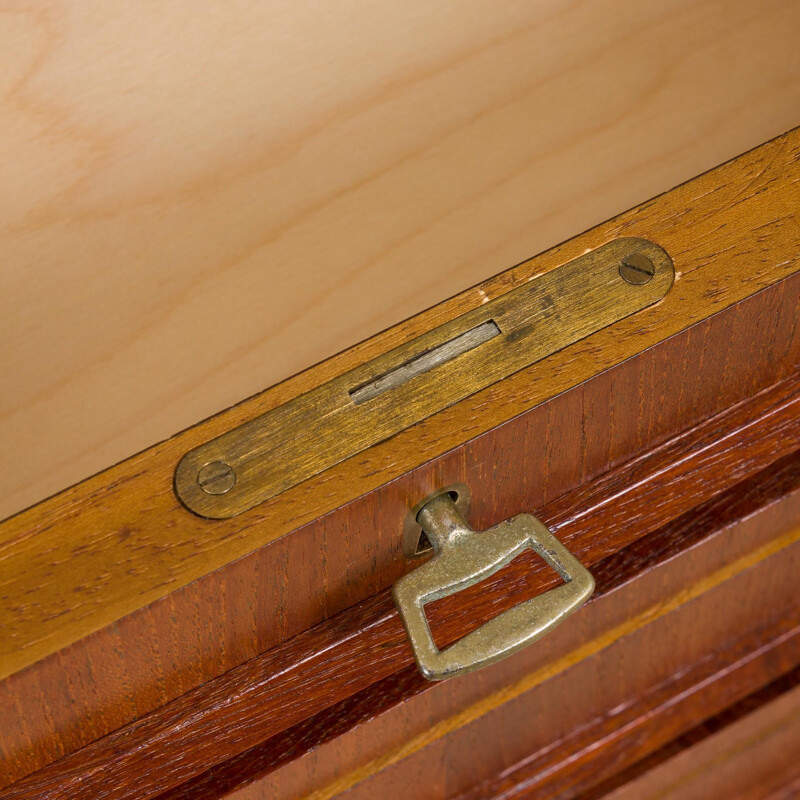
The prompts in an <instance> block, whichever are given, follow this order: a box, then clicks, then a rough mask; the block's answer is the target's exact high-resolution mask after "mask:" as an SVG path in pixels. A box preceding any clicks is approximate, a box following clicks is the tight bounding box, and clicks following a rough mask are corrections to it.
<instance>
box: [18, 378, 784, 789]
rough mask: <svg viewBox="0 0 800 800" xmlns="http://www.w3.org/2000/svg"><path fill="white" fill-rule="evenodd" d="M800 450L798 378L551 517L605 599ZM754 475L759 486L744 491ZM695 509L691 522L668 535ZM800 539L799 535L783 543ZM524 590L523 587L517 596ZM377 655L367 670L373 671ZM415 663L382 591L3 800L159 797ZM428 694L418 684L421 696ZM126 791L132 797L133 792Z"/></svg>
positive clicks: (482, 596) (479, 611)
mask: <svg viewBox="0 0 800 800" xmlns="http://www.w3.org/2000/svg"><path fill="white" fill-rule="evenodd" d="M798 441H800V376H796V377H793V378H791V379H789V380H787V381H784V382H782V383H781V384H778V385H777V386H775V387H772V388H771V389H770V390H768V391H766V392H763V393H762V394H761V395H759V396H757V397H755V398H753V399H752V400H750V401H747V402H746V403H744V404H742V405H740V406H738V407H735V408H733V409H730V410H729V411H727V412H725V413H724V414H721V415H719V416H717V417H715V418H712V419H711V420H709V421H707V422H706V423H704V424H702V425H701V426H699V427H697V428H695V429H693V430H691V431H689V432H687V433H685V434H683V435H681V436H679V437H677V438H676V439H674V440H672V441H670V442H668V443H666V444H665V445H664V446H662V447H660V448H658V449H657V450H655V451H654V452H652V453H649V454H648V455H647V456H646V457H644V458H641V459H637V460H636V461H634V462H632V463H630V464H626V465H624V466H622V467H620V468H618V469H616V470H614V471H613V472H612V473H610V474H607V475H604V476H603V477H602V478H601V479H599V480H597V481H594V482H592V483H591V484H588V485H587V486H584V487H581V488H579V489H578V490H576V491H575V492H573V493H571V494H570V495H567V496H565V497H562V498H559V499H558V500H556V501H554V502H553V503H551V504H550V505H549V506H547V507H545V508H544V509H543V510H542V512H541V516H542V518H543V519H544V520H545V521H546V522H547V523H548V525H550V526H551V527H552V528H553V529H555V530H557V531H558V532H559V536H560V537H562V538H563V539H564V540H565V541H566V542H568V543H569V546H570V547H571V549H573V550H574V551H575V552H576V553H577V554H578V555H579V556H580V558H581V559H582V560H583V561H585V562H586V563H587V564H590V565H591V564H597V562H598V561H599V562H600V564H599V565H598V572H597V574H598V576H600V577H603V580H602V581H601V582H599V583H598V596H601V595H602V594H603V593H605V592H607V591H610V590H611V589H612V588H613V587H614V586H616V585H619V583H620V580H622V578H621V577H620V576H623V578H624V579H625V580H630V579H632V578H633V577H634V576H635V575H636V574H637V573H638V572H640V571H642V570H646V569H648V568H649V566H652V564H651V563H649V562H652V561H653V559H655V563H658V562H659V561H660V560H668V559H670V558H672V557H673V556H674V555H675V552H680V547H688V546H693V545H694V544H695V543H696V542H697V541H698V540H699V539H702V537H704V536H709V535H711V534H712V533H716V532H719V531H720V530H724V528H725V527H726V526H729V525H731V524H733V523H734V522H735V521H736V520H738V519H740V518H742V517H745V516H748V515H752V514H753V513H755V512H756V511H757V510H758V509H760V508H763V507H765V506H767V505H769V504H770V503H773V502H776V501H777V500H779V499H780V498H782V497H784V496H785V495H787V494H790V493H792V492H795V491H797V490H798V488H800V469H798V464H800V460H799V459H800V457H799V456H798V455H797V454H796V453H793V452H792V450H791V448H793V447H796V446H797V442H798ZM781 457H783V460H782V461H781V462H780V463H778V464H775V465H774V466H771V467H770V465H772V464H774V462H775V460H776V459H779V458H781ZM767 467H770V468H769V470H768V471H767V470H766V468H767ZM765 472H767V473H768V474H766V475H765ZM755 473H758V474H755ZM751 476H752V478H751ZM748 478H751V482H752V483H753V486H754V488H753V489H751V488H749V485H747V486H745V485H744V484H742V483H741V481H743V480H745V479H748ZM743 486H744V488H743ZM734 487H735V490H734ZM726 491H730V492H732V494H731V495H730V496H729V495H727V494H725V492H726ZM720 493H722V495H721V496H720ZM712 497H714V498H715V499H714V500H713V501H709V498H712ZM707 501H709V502H708V506H707V508H704V507H703V503H704V502H707ZM690 510H693V514H692V515H691V520H689V519H684V520H683V521H682V522H681V523H680V524H677V523H676V524H674V525H672V526H670V525H669V523H670V521H671V520H674V519H676V518H677V517H680V516H681V515H688V512H690ZM631 518H636V519H637V520H638V521H639V522H638V524H637V526H635V527H634V526H626V525H622V524H620V523H621V521H623V520H626V519H631ZM656 529H658V530H659V531H661V532H662V535H661V536H660V538H659V544H658V545H657V546H655V548H654V549H653V548H646V550H645V552H643V553H642V552H638V551H637V550H636V549H635V548H634V549H631V545H632V543H633V542H634V541H636V540H639V541H641V542H643V543H644V540H643V539H642V537H643V536H644V534H646V533H648V532H649V531H653V530H656ZM676 532H677V533H676ZM678 533H679V535H678ZM798 533H799V531H792V532H790V534H789V537H790V538H789V539H787V541H786V542H784V543H783V545H786V544H788V543H790V541H794V539H796V538H797V536H798ZM676 537H677V538H676ZM791 537H794V539H793V538H791ZM662 540H663V541H662ZM676 541H678V545H679V547H678V550H677V551H676V550H675V548H676ZM620 548H628V550H626V549H620ZM640 549H641V548H640ZM609 558H611V559H612V560H613V559H615V562H614V563H617V564H618V566H617V567H616V569H615V568H612V567H611V566H609V565H605V564H604V562H603V561H602V559H609ZM552 580H553V576H552V575H551V574H550V573H549V572H548V571H547V570H546V569H544V568H542V567H541V565H539V566H538V567H537V566H533V567H532V565H531V564H530V563H524V564H523V563H519V562H514V563H513V564H512V565H511V566H510V567H509V568H508V570H507V571H505V572H504V574H498V576H497V577H496V578H494V579H492V580H491V581H490V582H489V583H488V585H481V587H478V588H477V589H474V590H472V591H470V592H462V593H461V596H460V597H459V598H454V597H451V598H448V599H445V600H443V601H441V605H440V606H438V607H435V606H434V607H433V608H431V611H430V617H431V619H432V625H433V627H434V630H435V631H436V633H437V640H439V641H442V642H449V641H452V640H454V639H455V638H458V637H459V636H461V635H463V634H464V633H466V632H467V631H468V630H470V629H472V628H474V627H475V626H476V625H479V624H480V623H481V622H482V621H484V620H485V619H488V618H490V617H492V616H494V615H495V614H497V613H499V612H501V611H502V610H504V609H505V608H507V607H509V606H510V605H513V604H514V603H516V602H519V601H520V600H521V599H524V598H527V597H530V596H533V595H535V594H537V593H538V592H540V591H541V590H543V589H545V588H547V587H548V586H549V585H551V583H552ZM514 586H516V589H517V591H511V589H512V588H513V587H514ZM685 599H686V598H684V600H685ZM367 659H368V660H369V669H364V668H363V664H364V663H365V660H367ZM410 663H411V655H410V652H409V650H408V645H407V642H406V638H405V635H404V633H403V630H402V627H401V625H400V623H399V620H398V617H397V613H396V611H395V610H394V607H393V604H392V601H391V598H390V596H389V593H388V592H383V593H381V594H379V595H377V596H376V597H374V598H371V599H370V600H368V601H365V602H364V603H361V604H359V605H358V606H356V607H354V608H352V609H350V610H348V611H346V612H344V613H342V614H340V615H338V616H337V617H334V618H332V619H331V620H329V621H327V622H326V623H323V624H322V625H320V626H318V627H317V628H315V629H312V630H310V631H308V632H307V633H306V634H302V635H301V636H299V637H296V638H295V639H293V640H291V641H289V642H287V643H286V644H284V645H282V646H280V647H278V648H275V649H274V650H273V651H270V652H269V653H266V654H264V655H263V656H260V657H258V658H256V659H253V660H252V661H250V662H247V663H246V664H244V665H242V666H241V667H239V668H237V669H235V670H232V671H231V672H229V673H226V674H225V675H222V676H220V677H219V678H217V679H215V680H213V681H210V682H208V683H206V684H204V685H203V686H201V687H199V688H198V689H196V690H194V691H192V692H190V693H188V694H186V695H184V696H183V697H181V698H179V699H178V700H176V701H174V702H173V703H171V704H169V705H167V706H164V707H163V708H160V709H157V710H156V711H155V712H153V713H152V714H150V715H148V716H146V717H144V718H142V719H140V720H138V721H136V722H134V723H132V724H131V725H129V726H126V727H124V728H121V729H120V730H118V731H116V732H114V733H112V734H110V735H109V736H107V737H105V738H104V739H100V740H98V741H97V742H95V743H93V744H92V745H89V746H87V747H85V748H84V749H83V750H81V751H77V752H75V753H74V754H72V755H71V756H67V757H66V758H65V759H62V761H60V762H57V763H55V764H53V765H52V766H51V767H49V768H46V769H44V770H42V771H40V772H39V773H37V774H35V775H32V776H31V777H30V778H29V779H26V780H24V781H22V782H20V783H19V784H17V785H15V786H12V787H11V788H10V789H9V792H8V793H7V794H6V793H3V794H2V797H3V798H5V797H8V798H27V797H39V796H44V795H45V794H46V792H47V791H49V790H51V789H53V788H54V787H56V786H62V790H63V791H64V793H65V794H64V796H65V797H71V798H90V797H92V796H93V795H94V793H96V792H97V791H99V790H100V787H101V786H102V785H103V784H105V782H107V781H109V780H111V781H114V782H117V781H118V782H119V783H118V784H117V786H118V788H117V792H118V796H119V797H128V796H130V797H131V798H133V797H137V798H140V797H145V796H151V795H152V794H153V793H156V792H159V791H164V790H166V789H168V788H170V787H171V786H174V785H175V784H176V783H178V782H182V781H185V780H187V779H189V778H191V777H192V776H193V775H195V774H197V773H198V772H199V771H202V770H206V769H208V767H209V765H211V764H213V763H216V762H222V761H225V760H226V759H231V758H233V757H235V756H237V755H238V754H239V753H241V752H242V751H243V750H246V749H247V748H252V747H254V746H256V745H258V744H259V743H260V742H262V741H264V740H265V739H268V738H269V737H271V736H274V735H276V734H277V733H279V732H281V731H283V730H285V729H286V728H288V727H290V726H292V725H295V724H297V723H299V722H301V721H302V720H304V719H306V718H307V717H309V716H310V715H312V714H315V713H317V712H319V711H320V710H321V709H322V708H325V707H326V706H329V705H332V704H334V703H338V702H341V701H343V700H344V699H346V698H347V697H350V696H351V695H353V694H354V693H356V692H358V691H361V690H362V689H365V688H366V687H368V686H370V685H372V684H375V683H376V682H377V681H379V680H381V679H383V678H386V677H387V676H389V675H391V674H393V673H395V672H396V671H397V670H400V669H402V668H404V667H407V666H408V665H409V664H410ZM417 684H419V681H417ZM427 688H429V686H425V685H424V684H423V685H422V686H419V685H417V686H416V688H415V689H414V691H415V692H419V691H420V690H422V689H427ZM386 694H387V696H390V695H391V694H392V693H391V692H387V693H386ZM234 732H235V733H234ZM123 783H124V784H125V786H127V787H129V789H125V790H123V788H122V784H123ZM63 787H68V788H63ZM126 792H128V793H126Z"/></svg>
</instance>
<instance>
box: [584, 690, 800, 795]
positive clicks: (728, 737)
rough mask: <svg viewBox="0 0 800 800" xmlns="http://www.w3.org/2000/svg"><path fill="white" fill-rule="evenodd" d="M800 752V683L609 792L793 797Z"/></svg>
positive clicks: (798, 776)
mask: <svg viewBox="0 0 800 800" xmlns="http://www.w3.org/2000/svg"><path fill="white" fill-rule="evenodd" d="M798 752H800V688H797V687H796V688H793V689H790V690H788V691H786V692H784V693H783V694H782V695H781V696H779V697H777V698H775V699H773V700H772V701H771V702H769V703H766V704H764V706H763V707H761V708H758V709H756V710H754V711H752V712H751V713H750V714H748V715H746V716H745V717H744V718H742V719H739V720H736V721H735V722H731V723H729V724H727V725H725V726H724V727H723V728H722V729H721V730H719V731H717V732H716V733H715V734H714V735H713V736H711V737H708V738H707V739H706V740H705V741H702V742H701V743H700V744H698V745H695V747H693V748H692V749H690V750H687V751H685V752H684V753H682V754H680V755H678V756H676V757H674V758H673V759H670V760H669V761H667V762H666V763H664V764H663V765H662V766H661V767H657V768H655V769H653V770H652V771H651V772H650V773H649V774H647V775H644V776H642V777H641V778H639V779H638V780H633V781H631V782H630V783H629V784H627V785H626V786H622V787H620V788H619V789H617V790H616V791H613V792H610V793H608V794H606V795H603V796H604V797H606V798H608V800H634V798H635V800H655V799H656V798H658V799H659V800H705V798H708V797H736V798H737V800H793V798H795V797H797V790H798V789H799V788H800V765H799V764H798V763H797V753H798ZM581 800H583V798H581ZM587 800H588V798H587Z"/></svg>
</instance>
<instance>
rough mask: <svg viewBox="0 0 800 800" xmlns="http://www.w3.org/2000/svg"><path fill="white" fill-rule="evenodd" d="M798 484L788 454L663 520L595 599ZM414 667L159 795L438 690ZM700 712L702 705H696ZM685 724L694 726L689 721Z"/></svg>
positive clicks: (221, 786) (280, 757) (328, 735)
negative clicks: (765, 469)
mask: <svg viewBox="0 0 800 800" xmlns="http://www.w3.org/2000/svg"><path fill="white" fill-rule="evenodd" d="M798 489H800V454H794V455H792V456H790V457H788V458H785V459H784V460H783V461H782V462H780V463H779V464H776V465H774V466H773V467H772V468H770V469H769V471H768V473H767V474H764V473H762V474H759V475H757V476H754V477H753V478H751V479H750V480H748V481H746V482H744V483H742V484H739V485H737V486H735V487H734V488H733V489H731V490H729V491H728V492H726V493H724V494H722V495H720V496H718V497H716V498H714V499H712V500H711V501H709V502H708V503H706V504H704V505H703V506H701V507H698V508H697V509H695V510H693V511H692V512H690V514H688V515H685V516H683V517H680V518H679V519H677V520H675V521H674V522H672V523H669V524H667V525H665V526H664V527H663V528H661V529H659V530H658V531H656V532H655V533H653V534H651V536H649V537H647V538H646V539H642V540H639V541H637V542H635V543H634V544H632V545H630V546H629V547H627V548H625V549H623V550H621V551H620V552H618V553H615V554H613V555H611V556H608V557H607V558H605V559H603V560H601V561H600V562H598V563H597V564H596V565H595V566H594V568H593V570H592V571H593V574H594V575H595V578H596V581H597V589H596V593H595V598H600V597H602V596H604V595H606V594H609V593H610V592H612V591H615V590H617V589H619V588H621V587H622V586H624V585H625V584H627V583H628V582H630V581H633V580H636V579H637V578H640V577H641V575H642V574H643V573H646V572H648V571H649V570H652V569H655V568H656V567H657V566H658V565H659V564H664V563H666V562H667V561H669V560H671V559H673V558H676V557H677V556H678V555H680V554H681V553H682V552H686V551H688V550H689V549H691V548H692V547H695V546H696V545H698V544H700V543H701V542H703V541H705V540H708V539H710V538H712V537H713V538H716V537H720V536H724V531H725V530H726V529H727V528H728V527H729V526H731V525H734V524H736V522H737V521H738V520H740V519H742V518H744V517H748V516H750V515H752V514H755V513H757V512H758V511H759V509H762V508H764V507H766V506H769V505H770V504H772V503H774V502H777V501H779V500H780V499H781V498H783V497H785V496H786V495H787V494H789V493H791V492H795V491H797V490H798ZM433 689H434V685H433V684H431V683H430V682H428V681H425V680H424V679H423V678H422V677H421V676H420V675H419V673H418V672H417V670H416V669H415V668H414V667H410V668H405V669H403V670H401V671H400V672H398V673H396V674H395V675H393V676H391V677H390V678H386V679H384V680H382V681H380V682H378V683H376V684H374V685H372V686H370V687H368V688H367V689H365V690H363V691H361V692H359V693H358V694H356V695H354V696H353V697H350V698H348V699H347V700H345V701H343V702H341V703H339V704H337V705H335V706H333V707H332V708H330V709H327V710H325V711H323V712H321V713H319V714H316V715H314V716H313V717H311V718H309V719H308V720H306V721H304V722H302V723H300V724H299V725H296V726H294V727H292V728H290V729H288V730H287V731H284V732H283V733H281V734H279V735H277V736H274V737H272V738H271V739H269V740H268V741H266V742H264V743H263V744H261V745H259V746H257V747H255V748H252V749H250V750H249V751H246V752H244V753H242V754H241V755H239V756H237V757H235V758H233V759H230V760H229V761H227V762H225V763H223V764H220V765H219V766H218V767H216V768H212V769H210V770H208V771H207V772H206V773H204V774H202V775H200V776H198V777H197V778H196V779H194V780H192V781H189V782H187V783H186V784H185V785H184V786H182V787H180V788H179V789H176V790H174V791H170V792H166V793H165V794H164V795H161V796H159V800H211V798H215V797H218V796H222V795H223V794H225V793H228V792H231V791H233V790H235V789H237V788H239V787H243V786H247V785H249V784H251V783H253V782H255V781H259V780H261V779H263V778H264V777H265V776H267V775H269V774H271V773H272V772H274V771H275V770H276V769H279V768H280V767H282V766H284V765H286V764H288V763H290V762H291V761H293V760H295V759H298V758H300V757H301V756H302V755H303V754H305V753H308V752H311V751H312V750H314V749H316V748H318V747H320V746H322V745H324V744H325V743H326V742H329V741H332V740H334V739H335V738H336V737H338V736H341V735H343V734H344V733H346V732H347V731H348V730H350V729H352V728H354V727H355V726H358V725H363V724H365V723H368V722H369V721H370V720H372V719H375V718H376V717H378V716H380V715H382V714H384V713H386V712H387V711H389V710H390V709H392V708H396V707H397V706H398V705H400V704H402V703H404V702H407V701H408V700H409V699H410V698H411V697H414V696H417V695H419V694H422V693H423V692H426V691H429V690H433ZM694 710H696V709H694ZM686 724H690V720H687V723H686Z"/></svg>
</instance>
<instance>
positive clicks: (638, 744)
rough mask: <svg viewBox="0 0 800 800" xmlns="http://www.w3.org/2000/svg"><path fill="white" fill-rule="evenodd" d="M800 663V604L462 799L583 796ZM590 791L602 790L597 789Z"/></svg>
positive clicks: (524, 799) (532, 799) (525, 799)
mask: <svg viewBox="0 0 800 800" xmlns="http://www.w3.org/2000/svg"><path fill="white" fill-rule="evenodd" d="M798 662H800V610H798V609H796V610H795V614H794V616H793V617H792V618H786V617H781V618H778V619H776V620H774V621H773V624H772V625H770V626H767V627H766V628H765V629H762V630H760V631H758V633H757V634H756V635H755V636H754V637H752V638H751V637H745V638H744V639H743V640H741V641H737V642H736V643H735V644H734V645H733V646H732V647H731V648H730V650H728V651H726V652H721V653H709V655H708V657H707V658H706V659H704V660H703V661H701V662H699V663H697V664H695V665H694V666H693V667H692V668H691V669H690V670H688V671H687V672H685V673H683V674H681V675H676V676H674V678H673V679H672V680H669V681H666V682H665V683H663V684H661V685H659V686H657V687H654V689H653V690H652V691H651V692H650V693H648V694H646V695H644V696H641V697H637V698H635V699H633V701H632V702H631V704H630V705H629V706H626V707H625V708H623V709H619V710H617V711H616V712H615V713H611V714H609V715H608V716H604V717H602V718H599V719H597V720H595V721H594V722H593V723H592V724H590V725H587V726H586V727H584V728H582V729H581V730H580V731H577V732H576V733H575V735H573V736H571V737H569V738H568V739H567V740H562V741H558V742H554V743H553V745H552V746H551V747H549V748H547V750H545V751H543V752H539V753H534V754H532V755H531V756H530V757H529V758H527V759H525V760H524V761H522V762H520V763H518V764H517V765H516V766H515V767H513V768H512V769H510V770H506V771H505V772H504V774H503V775H502V776H498V777H497V778H495V779H493V780H491V781H488V782H486V783H484V784H482V785H480V786H477V787H475V788H474V789H471V790H470V791H468V792H466V793H465V794H461V795H459V796H458V800H492V798H497V797H502V798H503V800H543V799H544V798H552V797H560V796H564V795H567V796H572V797H575V796H577V795H581V794H583V793H584V792H586V791H587V789H590V788H591V787H592V786H594V785H595V784H596V783H598V782H599V781H600V780H602V778H604V777H605V776H608V775H615V774H616V773H618V772H621V771H622V768H624V767H625V766H626V765H629V764H631V763H635V762H636V761H637V759H638V758H639V757H640V756H641V755H642V754H643V753H648V752H652V750H653V749H655V748H658V746H659V744H661V743H663V742H665V741H670V740H671V739H672V738H673V737H677V736H679V735H680V734H682V733H684V732H686V731H687V729H691V728H692V727H693V726H695V725H697V723H698V722H701V721H704V720H706V719H707V717H708V716H709V715H712V714H715V713H718V712H721V714H723V715H724V711H721V710H723V709H727V708H728V707H729V706H731V705H736V704H737V703H738V702H739V701H741V700H742V698H743V697H745V696H746V695H747V694H748V693H751V690H752V688H753V687H754V686H755V687H760V686H762V685H763V682H765V681H768V680H769V679H770V678H771V677H774V676H775V675H780V674H781V673H780V670H781V669H786V668H787V667H790V668H791V667H793V666H794V665H795V664H797V663H798ZM795 673H796V671H795ZM773 698H774V695H772V696H771V697H770V698H769V699H773ZM762 702H763V701H762ZM712 725H713V723H712ZM688 735H689V734H687V736H688ZM589 797H595V794H594V793H593V792H590V794H589ZM454 800H455V799H454Z"/></svg>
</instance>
